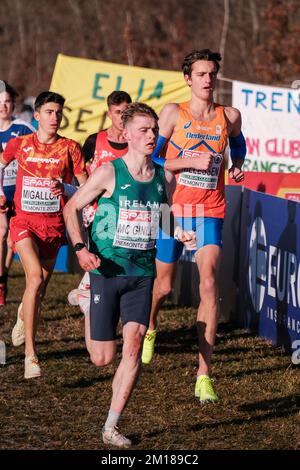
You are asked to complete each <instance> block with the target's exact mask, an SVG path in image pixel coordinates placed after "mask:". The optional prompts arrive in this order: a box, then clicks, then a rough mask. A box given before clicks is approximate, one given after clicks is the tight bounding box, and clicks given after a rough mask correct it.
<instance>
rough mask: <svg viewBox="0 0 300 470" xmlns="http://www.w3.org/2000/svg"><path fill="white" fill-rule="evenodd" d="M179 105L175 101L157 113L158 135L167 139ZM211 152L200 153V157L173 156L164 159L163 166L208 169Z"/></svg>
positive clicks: (174, 124) (170, 133) (167, 167)
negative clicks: (172, 157)
mask: <svg viewBox="0 0 300 470" xmlns="http://www.w3.org/2000/svg"><path fill="white" fill-rule="evenodd" d="M178 114H179V107H178V104H176V103H170V104H167V105H166V106H165V107H164V108H163V109H162V111H161V113H160V115H159V121H158V124H159V135H160V136H162V137H164V138H165V139H167V140H169V139H170V138H171V135H172V134H173V131H174V129H175V126H176V122H177V120H178ZM213 158H214V157H213V155H212V154H211V153H208V152H206V153H202V154H201V157H192V158H174V159H168V160H165V164H164V168H165V169H166V170H170V171H178V170H182V169H183V168H193V169H194V170H208V169H209V168H210V167H211V165H212V163H213Z"/></svg>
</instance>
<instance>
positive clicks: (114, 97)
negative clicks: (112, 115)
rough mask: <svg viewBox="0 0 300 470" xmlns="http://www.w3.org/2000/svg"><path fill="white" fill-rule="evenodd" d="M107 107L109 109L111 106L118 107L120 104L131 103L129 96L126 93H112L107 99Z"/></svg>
mask: <svg viewBox="0 0 300 470" xmlns="http://www.w3.org/2000/svg"><path fill="white" fill-rule="evenodd" d="M106 102H107V106H108V107H110V106H112V105H118V104H121V103H128V104H129V103H131V102H132V99H131V96H130V95H129V94H128V93H126V91H116V90H115V91H113V92H112V93H111V94H110V95H108V97H107V100H106Z"/></svg>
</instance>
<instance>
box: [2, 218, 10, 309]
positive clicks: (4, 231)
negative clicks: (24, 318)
mask: <svg viewBox="0 0 300 470" xmlns="http://www.w3.org/2000/svg"><path fill="white" fill-rule="evenodd" d="M7 232H8V221H7V216H6V214H3V213H0V305H5V303H6V283H7V278H6V276H7V274H6V271H5V257H6V252H7V244H6V239H7Z"/></svg>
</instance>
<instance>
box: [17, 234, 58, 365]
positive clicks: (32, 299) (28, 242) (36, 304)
mask: <svg viewBox="0 0 300 470" xmlns="http://www.w3.org/2000/svg"><path fill="white" fill-rule="evenodd" d="M16 247H17V251H18V254H19V256H20V260H21V263H22V266H23V269H24V272H25V277H26V286H25V291H24V294H23V300H22V311H21V312H20V316H21V318H22V317H23V318H24V324H25V355H26V356H32V355H35V354H36V349H35V335H36V330H37V323H38V315H39V309H40V303H41V299H42V297H43V295H44V293H45V289H46V285H47V283H48V282H49V279H50V277H51V274H52V271H53V267H54V264H55V259H51V260H40V258H39V249H38V246H37V244H36V242H35V241H34V240H33V239H32V238H24V239H23V240H20V241H18V242H16Z"/></svg>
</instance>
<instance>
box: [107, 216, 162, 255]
mask: <svg viewBox="0 0 300 470" xmlns="http://www.w3.org/2000/svg"><path fill="white" fill-rule="evenodd" d="M159 216H160V212H159V210H151V211H147V210H142V209H137V210H133V209H123V208H120V209H119V217H118V224H117V230H116V234H115V237H114V242H113V245H114V246H119V247H122V248H132V249H134V250H151V249H152V248H154V247H155V242H156V238H157V234H158V227H159Z"/></svg>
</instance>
